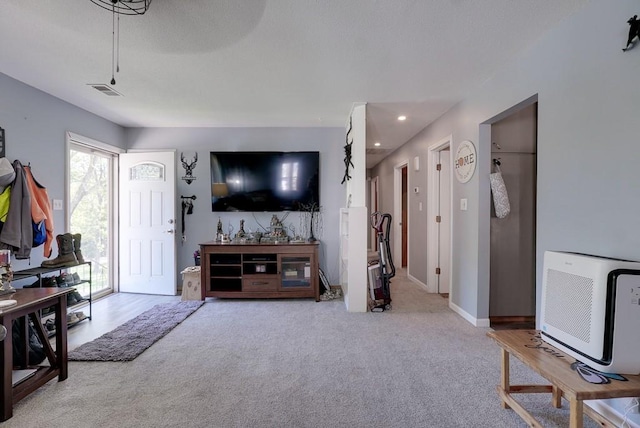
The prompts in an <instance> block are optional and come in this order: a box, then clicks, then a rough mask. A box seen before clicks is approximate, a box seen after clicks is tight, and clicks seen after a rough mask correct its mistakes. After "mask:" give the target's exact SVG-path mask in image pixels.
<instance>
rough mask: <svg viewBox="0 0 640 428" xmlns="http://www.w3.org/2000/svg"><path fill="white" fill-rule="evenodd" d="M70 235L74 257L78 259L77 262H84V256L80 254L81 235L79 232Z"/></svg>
mask: <svg viewBox="0 0 640 428" xmlns="http://www.w3.org/2000/svg"><path fill="white" fill-rule="evenodd" d="M71 236H73V252H74V253H75V254H76V259H78V263H84V257H83V256H82V251H81V250H80V243H81V241H82V235H81V234H79V233H74V234H73V235H71Z"/></svg>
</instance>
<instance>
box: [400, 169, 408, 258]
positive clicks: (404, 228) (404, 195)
mask: <svg viewBox="0 0 640 428" xmlns="http://www.w3.org/2000/svg"><path fill="white" fill-rule="evenodd" d="M407 188H408V183H407V166H406V165H405V166H403V167H402V220H401V221H402V265H401V267H403V268H406V267H407V258H408V257H407V228H408V227H409V221H408V214H407V193H408V190H407Z"/></svg>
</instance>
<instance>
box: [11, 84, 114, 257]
mask: <svg viewBox="0 0 640 428" xmlns="http://www.w3.org/2000/svg"><path fill="white" fill-rule="evenodd" d="M0 128H4V130H5V139H6V157H7V158H8V159H9V160H10V161H12V162H13V161H14V160H16V159H18V160H20V162H22V164H23V165H26V164H29V163H31V170H32V172H33V175H34V177H35V179H36V180H37V181H38V182H39V183H40V184H42V185H43V186H45V187H46V188H47V193H48V195H49V197H50V198H51V199H63V200H64V199H65V174H66V165H65V156H66V155H65V153H66V132H67V131H71V132H74V133H76V134H80V135H83V136H85V137H90V138H92V139H94V140H99V141H102V142H104V143H108V144H111V145H113V146H117V147H122V148H123V147H124V145H125V142H124V130H123V128H122V127H120V126H118V125H115V124H113V123H112V122H109V121H107V120H105V119H102V118H100V117H98V116H96V115H94V114H91V113H89V112H87V111H85V110H82V109H80V108H78V107H75V106H73V105H71V104H69V103H66V102H64V101H62V100H60V99H58V98H55V97H52V96H51V95H48V94H45V93H44V92H42V91H39V90H37V89H35V88H33V87H31V86H27V85H25V84H23V83H21V82H18V81H17V80H14V79H12V78H10V77H8V76H6V75H4V74H1V73H0ZM64 206H65V207H66V206H67V204H66V203H65V204H64ZM53 214H54V226H55V234H59V233H65V232H70V231H67V230H66V229H65V226H66V225H65V219H66V208H65V210H63V211H54V213H53ZM57 254H58V249H57V246H56V244H55V243H54V245H53V257H55V256H57ZM42 260H44V257H43V254H42V246H40V247H37V248H34V249H33V251H32V252H31V260H30V261H29V260H20V261H14V262H12V267H13V268H14V269H26V268H28V267H33V266H40V263H42ZM29 263H30V264H29Z"/></svg>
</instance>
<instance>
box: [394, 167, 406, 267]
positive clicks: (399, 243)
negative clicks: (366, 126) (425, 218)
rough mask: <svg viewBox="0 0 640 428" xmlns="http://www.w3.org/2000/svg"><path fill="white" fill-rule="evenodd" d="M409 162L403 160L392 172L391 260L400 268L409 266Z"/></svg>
mask: <svg viewBox="0 0 640 428" xmlns="http://www.w3.org/2000/svg"><path fill="white" fill-rule="evenodd" d="M408 165H409V161H408V160H405V161H403V162H401V163H399V164H398V165H396V166H395V168H394V171H393V182H394V191H393V194H394V201H393V202H394V204H393V206H394V209H393V218H392V219H393V225H394V226H393V228H392V231H393V232H392V233H393V235H394V238H393V244H394V245H393V258H394V260H400V267H402V268H403V269H404V268H407V269H408V266H409V251H408V248H409V242H408V241H409V237H408V234H407V231H408V229H409V221H410V220H409V212H408V207H407V204H408V189H409V174H408Z"/></svg>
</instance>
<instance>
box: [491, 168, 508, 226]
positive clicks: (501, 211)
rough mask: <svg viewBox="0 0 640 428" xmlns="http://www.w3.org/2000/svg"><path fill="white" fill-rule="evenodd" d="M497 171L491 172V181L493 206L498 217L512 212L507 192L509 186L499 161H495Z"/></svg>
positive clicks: (503, 216)
mask: <svg viewBox="0 0 640 428" xmlns="http://www.w3.org/2000/svg"><path fill="white" fill-rule="evenodd" d="M494 164H495V167H496V172H492V173H491V174H489V182H490V183H491V193H492V194H493V206H494V208H495V210H496V217H498V218H505V217H506V216H508V215H509V213H510V212H511V205H510V204H509V195H508V194H507V186H505V184H504V179H503V178H502V172H501V171H500V167H499V166H498V164H497V163H495V162H494Z"/></svg>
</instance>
